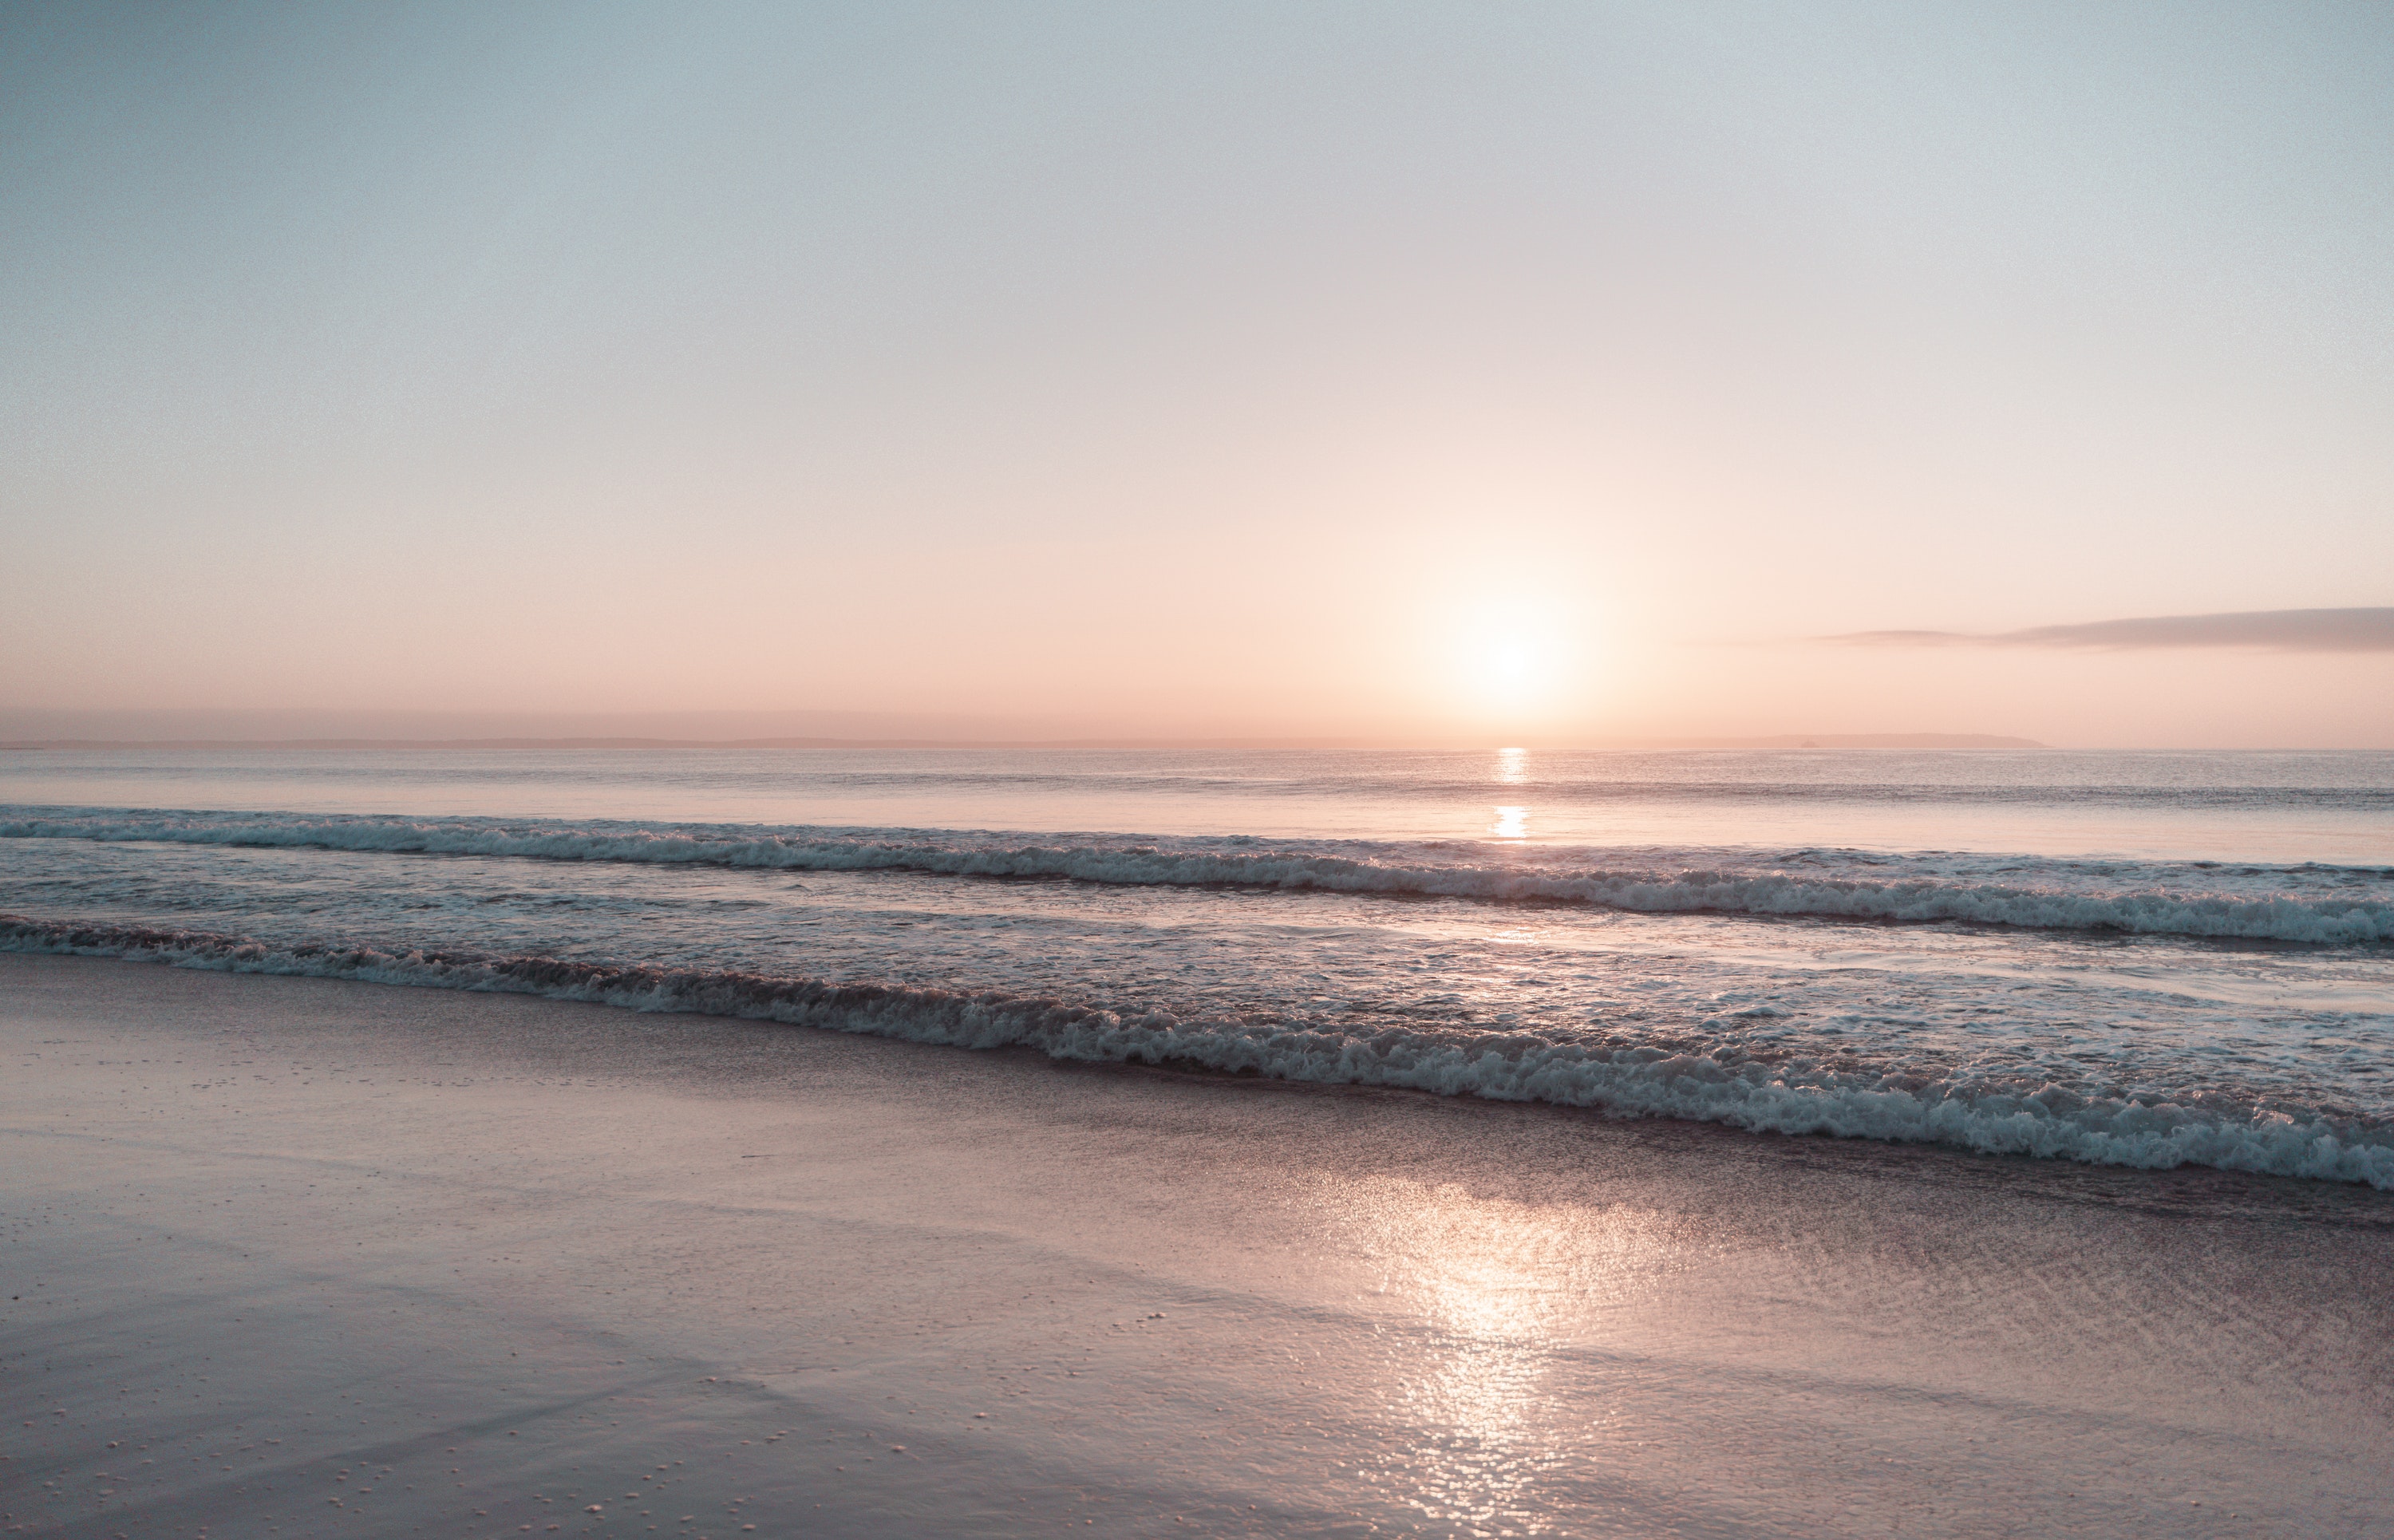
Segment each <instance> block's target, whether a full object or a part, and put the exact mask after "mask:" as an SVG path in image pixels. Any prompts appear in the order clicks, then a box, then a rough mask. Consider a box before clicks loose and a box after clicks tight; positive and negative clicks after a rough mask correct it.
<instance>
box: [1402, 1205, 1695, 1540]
mask: <svg viewBox="0 0 2394 1540" xmlns="http://www.w3.org/2000/svg"><path fill="white" fill-rule="evenodd" d="M1376 1185H1381V1184H1375V1186H1376ZM1355 1218H1357V1219H1358V1220H1359V1221H1360V1222H1361V1223H1362V1224H1363V1225H1364V1227H1365V1228H1366V1230H1367V1231H1368V1233H1367V1235H1366V1236H1365V1237H1364V1239H1365V1242H1366V1244H1367V1245H1369V1247H1370V1249H1371V1251H1372V1253H1373V1254H1374V1256H1375V1257H1376V1258H1377V1259H1378V1260H1379V1261H1380V1262H1381V1264H1382V1265H1383V1267H1384V1269H1385V1271H1384V1273H1383V1282H1382V1285H1381V1287H1382V1293H1383V1295H1384V1296H1386V1301H1387V1303H1388V1304H1389V1305H1391V1306H1394V1307H1396V1308H1397V1309H1398V1310H1399V1311H1400V1312H1401V1315H1402V1316H1404V1317H1406V1318H1410V1320H1411V1321H1412V1322H1413V1323H1415V1329H1414V1330H1411V1331H1401V1332H1397V1333H1393V1334H1391V1336H1392V1340H1391V1343H1390V1348H1391V1356H1390V1358H1389V1360H1388V1364H1387V1375H1388V1383H1387V1384H1386V1385H1384V1386H1383V1387H1382V1388H1381V1389H1380V1391H1379V1395H1380V1397H1381V1399H1382V1402H1383V1403H1384V1404H1385V1405H1386V1406H1387V1408H1388V1418H1389V1425H1388V1433H1387V1437H1386V1439H1385V1441H1383V1453H1382V1454H1381V1456H1380V1458H1379V1460H1378V1461H1377V1462H1376V1463H1377V1469H1376V1470H1375V1472H1374V1477H1373V1480H1374V1484H1375V1485H1377V1486H1380V1487H1381V1488H1382V1489H1383V1490H1384V1491H1386V1492H1387V1493H1388V1495H1389V1496H1391V1497H1392V1498H1395V1499H1397V1500H1399V1501H1401V1502H1404V1503H1405V1504H1407V1505H1408V1506H1410V1507H1413V1508H1414V1510H1415V1511H1417V1512H1418V1513H1420V1514H1421V1515H1422V1516H1423V1518H1424V1519H1425V1520H1430V1521H1434V1522H1436V1523H1439V1524H1440V1525H1448V1524H1453V1525H1457V1526H1461V1527H1462V1528H1463V1529H1464V1530H1465V1531H1466V1532H1467V1533H1468V1532H1473V1531H1478V1532H1482V1533H1515V1534H1531V1533H1559V1526H1558V1518H1559V1515H1558V1512H1557V1509H1556V1507H1555V1505H1554V1503H1553V1501H1552V1497H1553V1495H1554V1494H1553V1491H1552V1489H1553V1487H1554V1486H1555V1485H1556V1484H1557V1483H1558V1482H1564V1483H1568V1482H1571V1481H1574V1480H1576V1479H1578V1478H1580V1477H1584V1476H1585V1474H1586V1472H1585V1466H1586V1465H1587V1463H1588V1461H1589V1460H1590V1458H1591V1457H1592V1454H1593V1446H1594V1445H1595V1444H1596V1443H1597V1442H1598V1441H1599V1440H1600V1439H1601V1437H1602V1434H1603V1425H1604V1424H1605V1423H1606V1422H1608V1421H1609V1420H1610V1414H1609V1413H1607V1412H1605V1411H1602V1410H1600V1409H1599V1410H1596V1411H1594V1413H1593V1415H1591V1410H1590V1408H1589V1406H1588V1403H1587V1402H1585V1399H1581V1398H1573V1397H1563V1398H1558V1397H1557V1396H1556V1395H1555V1394H1553V1393H1552V1392H1553V1391H1554V1390H1555V1389H1557V1387H1556V1386H1555V1385H1554V1384H1553V1383H1552V1382H1553V1381H1554V1379H1555V1377H1556V1375H1557V1373H1558V1365H1559V1355H1562V1354H1564V1353H1567V1352H1569V1351H1571V1350H1572V1349H1584V1348H1585V1347H1587V1346H1590V1345H1591V1344H1592V1342H1594V1341H1600V1340H1601V1339H1602V1333H1603V1324H1604V1316H1605V1314H1606V1313H1607V1312H1608V1311H1609V1310H1610V1309H1611V1307H1614V1306H1617V1305H1619V1304H1621V1303H1623V1302H1624V1301H1625V1300H1626V1299H1627V1298H1628V1297H1629V1296H1632V1295H1643V1294H1644V1293H1646V1292H1647V1290H1648V1289H1649V1288H1650V1287H1651V1284H1652V1283H1654V1282H1655V1280H1656V1279H1657V1278H1658V1276H1659V1275H1660V1274H1662V1273H1663V1272H1664V1271H1665V1270H1667V1267H1668V1265H1669V1258H1670V1257H1671V1256H1672V1255H1673V1248H1672V1247H1671V1246H1670V1244H1668V1240H1667V1238H1666V1237H1665V1236H1664V1233H1663V1231H1662V1226H1661V1225H1660V1224H1659V1223H1658V1222H1657V1220H1656V1218H1655V1217H1654V1216H1652V1215H1651V1214H1647V1213H1644V1212H1640V1211H1634V1210H1630V1209H1626V1208H1620V1207H1607V1208H1590V1207H1583V1206H1578V1205H1546V1204H1521V1203H1516V1202H1511V1201H1507V1200H1502V1199H1490V1198H1479V1197H1474V1196H1473V1195H1472V1194H1471V1193H1470V1192H1468V1191H1466V1190H1465V1189H1464V1188H1462V1187H1461V1186H1459V1185H1456V1184H1452V1183H1450V1184H1446V1185H1442V1186H1439V1187H1435V1188H1431V1187H1427V1186H1423V1185H1421V1184H1417V1183H1400V1182H1389V1183H1387V1184H1385V1186H1383V1188H1382V1191H1380V1192H1378V1193H1376V1194H1373V1195H1372V1197H1371V1198H1370V1199H1368V1200H1367V1201H1366V1202H1365V1203H1364V1204H1361V1208H1360V1211H1359V1212H1356V1213H1355ZM1573 1402H1575V1404H1576V1408H1577V1410H1576V1411H1575V1413H1574V1415H1573V1417H1572V1421H1571V1422H1569V1423H1568V1424H1564V1423H1561V1422H1559V1421H1558V1420H1557V1418H1556V1416H1555V1415H1554V1414H1555V1409H1556V1407H1557V1405H1558V1404H1559V1403H1562V1404H1571V1403H1573Z"/></svg>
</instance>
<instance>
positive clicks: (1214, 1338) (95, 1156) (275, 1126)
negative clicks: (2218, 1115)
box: [0, 954, 2394, 1537]
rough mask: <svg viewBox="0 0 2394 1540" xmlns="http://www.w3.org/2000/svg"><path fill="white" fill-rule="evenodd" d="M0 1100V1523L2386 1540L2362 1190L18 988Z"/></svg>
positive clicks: (176, 972)
mask: <svg viewBox="0 0 2394 1540" xmlns="http://www.w3.org/2000/svg"><path fill="white" fill-rule="evenodd" d="M0 1054H5V1055H6V1056H7V1077H6V1086H7V1090H6V1092H5V1096H0V1139H6V1140H7V1150H8V1157H7V1162H6V1164H5V1165H0V1191H6V1192H7V1204H6V1214H7V1219H8V1221H9V1224H8V1231H9V1234H8V1244H9V1251H8V1254H7V1255H8V1257H9V1259H10V1264H11V1265H10V1274H11V1277H12V1280H13V1279H23V1280H25V1283H23V1284H22V1285H20V1287H12V1288H11V1289H10V1291H9V1292H10V1293H11V1294H12V1295H14V1294H19V1293H20V1292H21V1293H22V1294H23V1295H25V1296H27V1297H25V1298H21V1299H11V1300H9V1301H7V1303H6V1307H5V1308H6V1310H7V1315H6V1317H5V1318H0V1347H5V1352H0V1364H5V1366H6V1372H7V1377H8V1380H9V1382H10V1388H11V1394H12V1401H13V1403H14V1404H19V1405H24V1406H28V1407H35V1406H36V1403H37V1402H39V1403H40V1404H39V1405H38V1407H37V1408H36V1409H37V1410H38V1411H39V1413H40V1414H41V1415H40V1416H39V1417H37V1418H33V1419H32V1420H35V1421H37V1422H38V1423H39V1426H38V1427H37V1428H32V1429H24V1428H20V1429H19V1432H20V1435H21V1441H20V1442H19V1443H18V1446H17V1448H16V1449H15V1450H14V1451H13V1453H14V1454H16V1455H17V1458H16V1459H15V1460H13V1461H12V1462H11V1465H10V1467H9V1471H10V1478H11V1479H10V1481H9V1494H8V1496H7V1499H6V1504H5V1506H6V1507H7V1519H6V1520H5V1521H0V1530H6V1529H7V1528H8V1527H9V1526H18V1525H31V1526H32V1529H33V1532H38V1533H59V1534H71V1535H85V1534H88V1535H92V1536H95V1537H97V1536H100V1535H107V1534H113V1533H117V1532H118V1531H120V1530H122V1531H126V1532H128V1533H150V1532H151V1531H152V1530H153V1529H154V1528H155V1527H156V1526H157V1525H159V1524H160V1523H163V1522H164V1521H166V1520H172V1521H173V1525H174V1527H176V1528H178V1529H189V1528H196V1527H198V1526H200V1525H203V1524H204V1525H207V1526H208V1527H210V1528H211V1529H213V1530H215V1531H216V1532H217V1533H261V1534H262V1533H269V1532H270V1526H271V1527H274V1532H275V1533H282V1534H293V1533H321V1532H322V1528H323V1526H324V1525H325V1524H327V1523H329V1522H331V1520H330V1519H329V1517H328V1516H330V1515H333V1514H335V1512H338V1513H339V1514H340V1515H341V1517H340V1520H339V1526H340V1529H341V1531H343V1532H349V1533H361V1534H381V1533H391V1534H401V1533H414V1531H415V1530H416V1529H417V1528H418V1527H419V1526H424V1527H432V1528H437V1529H438V1530H440V1531H441V1532H442V1533H488V1534H491V1535H498V1534H501V1533H506V1534H514V1533H520V1525H522V1524H525V1523H532V1524H533V1526H534V1528H533V1533H546V1530H547V1526H548V1525H550V1524H556V1525H559V1528H560V1533H625V1531H626V1530H628V1531H629V1532H630V1533H642V1534H645V1533H650V1530H651V1527H653V1529H654V1532H655V1533H660V1534H691V1535H698V1534H704V1535H707V1536H710V1537H720V1536H725V1535H737V1534H741V1533H749V1532H747V1531H745V1530H743V1528H742V1526H743V1525H746V1524H756V1525H757V1526H758V1529H757V1531H756V1533H793V1532H804V1533H825V1534H855V1535H913V1534H925V1535H928V1534H976V1535H980V1534H986V1535H993V1536H994V1535H1015V1534H1033V1533H1042V1534H1050V1533H1056V1532H1057V1530H1059V1528H1065V1527H1071V1528H1078V1529H1081V1530H1083V1531H1084V1532H1085V1533H1121V1534H1162V1533H1176V1534H1177V1533H1190V1531H1191V1530H1192V1528H1193V1529H1194V1530H1195V1531H1196V1532H1198V1533H1270V1534H1295V1535H1317V1534H1318V1535H1334V1534H1335V1535H1348V1534H1363V1533H1372V1532H1374V1530H1375V1527H1376V1529H1377V1530H1378V1531H1379V1532H1381V1533H1389V1532H1395V1533H1435V1534H1450V1533H1451V1534H1466V1533H1477V1532H1490V1531H1501V1530H1504V1529H1511V1530H1513V1531H1515V1532H1516V1533H1622V1534H1633V1533H1634V1534H1690V1535H1693V1534H1699V1533H1702V1534H1720V1533H1754V1534H1843V1533H1855V1532H1857V1531H1862V1530H1869V1531H1885V1530H1891V1529H1893V1530H1901V1532H1902V1533H1942V1534H1979V1533H2019V1532H2022V1531H2027V1532H2039V1533H2051V1532H2053V1531H2054V1530H2057V1529H2060V1528H2063V1527H2071V1528H2076V1529H2081V1530H2085V1531H2090V1532H2094V1533H2141V1534H2167V1535H2178V1534H2186V1535H2197V1534H2201V1535H2210V1534H2244V1533H2311V1534H2331V1535H2335V1534H2355V1535H2358V1534H2362V1533H2374V1532H2375V1531H2377V1530H2381V1529H2382V1528H2383V1527H2385V1526H2386V1525H2387V1523H2389V1522H2394V1496H2389V1495H2388V1494H2387V1493H2386V1492H2385V1490H2384V1484H2383V1481H2382V1471H2383V1469H2384V1468H2385V1464H2386V1461H2387V1457H2388V1455H2389V1454H2394V1300H2389V1299H2388V1297H2387V1291H2386V1290H2385V1289H2384V1287H2383V1283H2382V1280H2383V1278H2384V1277H2385V1275H2386V1271H2385V1270H2386V1266H2387V1262H2388V1261H2389V1260H2394V1197H2389V1196H2388V1195H2387V1194H2384V1193H2379V1192H2375V1191H2371V1190H2367V1189H2353V1188H2345V1187H2331V1186H2327V1185H2325V1184H2319V1183H2307V1182H2302V1181H2298V1180H2292V1179H2285V1178H2259V1177H2246V1176H2238V1175H2234V1174H2224V1173H2216V1172H2191V1173H2158V1174H2157V1173H2147V1172H2127V1171H2117V1170H2104V1169H2101V1168H2088V1167H2062V1166H2057V1165H2052V1164H2050V1163H2032V1162H2026V1161H2009V1160H2003V1159H2000V1158H1994V1157H1984V1156H1971V1155H1966V1154H1959V1153H1947V1152H1937V1151H1933V1150H1922V1149H1918V1148H1912V1149H1905V1150H1901V1151H1900V1152H1897V1155H1896V1157H1895V1158H1890V1157H1889V1155H1888V1147H1885V1146H1874V1145H1863V1144H1858V1143H1854V1142H1849V1141H1830V1140H1819V1139H1786V1138H1776V1137H1771V1136H1756V1135H1748V1134H1742V1133H1736V1132H1733V1131H1730V1130H1726V1129H1719V1128H1710V1127H1703V1126H1701V1125H1668V1124H1660V1123H1632V1122H1619V1121H1613V1120H1609V1119H1604V1118H1601V1117H1598V1116H1594V1115H1591V1114H1588V1113H1585V1112H1572V1111H1570V1110H1564V1109H1549V1108H1541V1107H1532V1106H1520V1105H1503V1104H1492V1105H1470V1104H1467V1103H1464V1102H1461V1101H1458V1100H1456V1099H1443V1098H1431V1097H1423V1096H1417V1095H1401V1094H1398V1093H1394V1092H1388V1091H1381V1090H1374V1089H1348V1088H1330V1089H1325V1088H1321V1087H1313V1086H1283V1085H1277V1084H1274V1083H1271V1082H1267V1081H1256V1080H1242V1079H1230V1078H1223V1077H1214V1076H1190V1075H1187V1074H1185V1073H1179V1072H1176V1071H1172V1070H1129V1071H1125V1070H1118V1069H1112V1068H1104V1069H1097V1068H1085V1067H1079V1066H1073V1065H1069V1064H1059V1063H1057V1062H1055V1061H1053V1060H1046V1059H1044V1058H1038V1057H1033V1056H1032V1055H1030V1054H1028V1053H1013V1054H981V1055H977V1056H975V1057H973V1058H971V1059H967V1058H965V1057H964V1056H963V1055H961V1054H957V1053H954V1051H952V1050H938V1049H932V1048H927V1047H924V1046H915V1045H911V1044H906V1043H901V1042H893V1041H889V1040H886V1039H878V1038H872V1037H860V1036H850V1035H848V1034H844V1033H831V1032H825V1031H820V1030H813V1029H807V1028H797V1027H784V1026H778V1025H758V1024H753V1023H743V1022H738V1021H730V1020H722V1019H716V1018H705V1017H694V1016H663V1015H641V1014H636V1013H630V1012H622V1011H612V1010H610V1011H606V1012H605V1013H604V1014H603V1015H602V1014H601V1013H600V1012H599V1009H598V1008H597V1007H588V1006H579V1005H573V1004H566V1003H559V1002H554V1001H547V1000H541V999H537V998H533V997H527V996H509V995H495V994H459V993H453V992H446V991H430V990H403V989H377V988H373V987H370V986H366V985H362V984H358V983H352V982H346V981H325V980H295V979H280V978H270V977H261V976H256V975H234V974H218V973H204V972H195V971H191V970H184V969H175V968H164V967H154V966H141V965H133V964H127V963H122V962H110V961H101V960H94V959H83V958H71V957H40V956H27V955H22V954H7V955H0ZM21 1420H27V1419H21V1418H20V1421H21ZM271 1440H280V1442H279V1443H276V1442H270V1441H271ZM743 1440H746V1442H743ZM110 1441H115V1442H116V1444H117V1445H118V1446H119V1447H117V1448H113V1449H112V1448H110V1447H109V1444H110ZM143 1444H146V1445H147V1446H148V1447H147V1448H146V1449H144V1448H140V1447H139V1446H140V1445H143ZM453 1450H454V1453H452V1451H453ZM128 1455H130V1456H134V1457H132V1458H128V1457H126V1456H128ZM195 1456H204V1457H200V1458H195ZM867 1456H870V1458H869V1459H868V1458H867ZM138 1461H150V1462H153V1463H151V1464H149V1465H142V1464H139V1463H138ZM227 1467H231V1468H230V1469H228V1468H227ZM100 1472H106V1473H107V1474H106V1476H105V1477H104V1478H103V1477H101V1476H100V1475H99V1473H100ZM344 1477H346V1479H342V1478H344ZM660 1481H663V1482H666V1483H669V1484H668V1485H666V1486H664V1487H660V1486H659V1485H658V1483H659V1482H660ZM51 1482H56V1483H57V1484H56V1485H55V1486H52V1485H49V1484H48V1483H51ZM268 1488H272V1490H267V1489H268ZM362 1489H370V1490H362ZM101 1491H106V1492H107V1493H108V1495H107V1496H106V1497H105V1498H102V1497H100V1496H99V1495H98V1494H99V1492H101ZM626 1494H631V1495H630V1496H628V1497H627V1496H626ZM569 1499H570V1500H569ZM817 1505H821V1506H820V1507H818V1506H817ZM1250 1505H1252V1507H1251V1506H1250ZM594 1506H595V1507H597V1508H599V1512H598V1513H596V1514H593V1513H592V1512H590V1511H589V1510H590V1509H591V1508H592V1507H594ZM644 1509H645V1511H643V1510H644ZM685 1516H688V1518H689V1519H690V1522H688V1523H684V1522H683V1521H682V1520H683V1519H684V1517H685Z"/></svg>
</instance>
